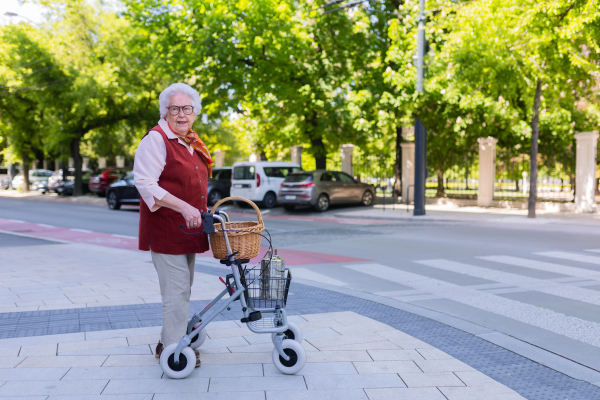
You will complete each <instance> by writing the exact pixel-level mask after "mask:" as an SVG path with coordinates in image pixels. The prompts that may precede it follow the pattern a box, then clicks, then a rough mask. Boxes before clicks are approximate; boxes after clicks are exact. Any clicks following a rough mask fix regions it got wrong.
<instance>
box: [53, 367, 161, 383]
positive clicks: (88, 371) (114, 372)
mask: <svg viewBox="0 0 600 400" xmlns="http://www.w3.org/2000/svg"><path fill="white" fill-rule="evenodd" d="M162 376H163V370H162V369H161V368H160V366H159V365H158V364H156V365H154V366H146V367H132V366H128V367H86V368H71V369H69V370H68V372H66V373H65V374H64V377H63V378H62V380H63V381H69V380H82V379H84V380H85V379H88V380H89V379H101V380H102V379H104V380H115V379H123V380H127V379H160V378H161V377H162Z"/></svg>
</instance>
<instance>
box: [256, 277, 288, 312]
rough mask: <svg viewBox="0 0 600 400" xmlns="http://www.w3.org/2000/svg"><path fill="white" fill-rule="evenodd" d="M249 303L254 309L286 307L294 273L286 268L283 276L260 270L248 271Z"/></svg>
mask: <svg viewBox="0 0 600 400" xmlns="http://www.w3.org/2000/svg"><path fill="white" fill-rule="evenodd" d="M246 281H247V282H248V286H247V287H248V290H247V293H248V298H247V300H248V305H249V306H250V307H251V308H254V309H264V308H276V307H277V306H279V307H280V308H285V304H286V302H287V296H288V292H289V290H290V282H291V281H292V273H291V272H290V270H289V269H285V271H284V272H283V275H282V276H268V275H267V276H265V275H263V274H262V273H261V271H260V270H251V271H248V276H247V277H246Z"/></svg>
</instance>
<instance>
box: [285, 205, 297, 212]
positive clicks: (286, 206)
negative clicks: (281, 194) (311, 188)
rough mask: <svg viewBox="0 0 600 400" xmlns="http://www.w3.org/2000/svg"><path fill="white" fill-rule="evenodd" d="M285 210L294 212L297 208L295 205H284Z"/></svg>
mask: <svg viewBox="0 0 600 400" xmlns="http://www.w3.org/2000/svg"><path fill="white" fill-rule="evenodd" d="M283 209H284V210H285V211H294V210H295V209H296V206H295V205H293V204H284V205H283Z"/></svg>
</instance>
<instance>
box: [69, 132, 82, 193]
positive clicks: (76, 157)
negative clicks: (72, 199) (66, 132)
mask: <svg viewBox="0 0 600 400" xmlns="http://www.w3.org/2000/svg"><path fill="white" fill-rule="evenodd" d="M80 142H81V141H80V139H79V138H76V139H73V140H71V157H73V161H74V162H75V186H74V188H73V196H81V195H82V194H83V183H82V181H81V176H82V173H81V167H82V164H83V160H82V158H81V153H80V152H79V145H80Z"/></svg>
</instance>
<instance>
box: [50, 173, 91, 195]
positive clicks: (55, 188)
mask: <svg viewBox="0 0 600 400" xmlns="http://www.w3.org/2000/svg"><path fill="white" fill-rule="evenodd" d="M90 172H92V170H91V169H87V168H86V169H83V170H82V171H81V173H82V175H86V174H88V173H90ZM74 179H75V168H73V167H71V168H69V169H68V171H67V177H66V179H64V178H63V170H62V169H59V170H58V171H54V173H52V176H51V177H50V178H48V192H50V193H52V192H56V193H59V192H60V191H62V182H63V181H72V180H74ZM59 186H60V187H59Z"/></svg>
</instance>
